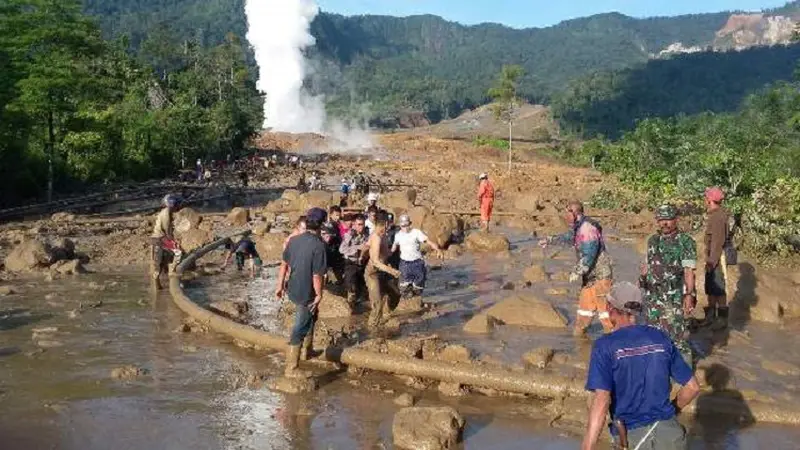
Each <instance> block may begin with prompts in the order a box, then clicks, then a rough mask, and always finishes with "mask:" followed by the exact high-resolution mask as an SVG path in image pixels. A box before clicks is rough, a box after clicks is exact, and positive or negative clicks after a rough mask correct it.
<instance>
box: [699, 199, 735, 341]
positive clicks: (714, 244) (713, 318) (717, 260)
mask: <svg viewBox="0 0 800 450" xmlns="http://www.w3.org/2000/svg"><path fill="white" fill-rule="evenodd" d="M724 199H725V192H724V191H723V190H722V189H720V188H718V187H710V188H708V189H706V192H705V203H706V212H707V213H708V219H707V223H706V233H705V245H706V255H705V256H706V271H705V272H706V273H705V291H706V295H707V296H708V306H707V307H706V308H705V313H706V315H705V319H704V321H703V325H713V327H714V328H718V329H724V328H727V326H728V294H727V290H726V284H727V283H726V280H727V266H728V265H729V264H731V263H733V264H736V261H728V254H730V253H731V251H733V245H732V244H731V241H730V232H729V229H728V221H729V219H730V215H729V214H728V211H727V210H726V209H725V208H723V207H722V201H723V200H724ZM726 247H727V248H726ZM726 250H727V252H726ZM731 259H735V258H731Z"/></svg>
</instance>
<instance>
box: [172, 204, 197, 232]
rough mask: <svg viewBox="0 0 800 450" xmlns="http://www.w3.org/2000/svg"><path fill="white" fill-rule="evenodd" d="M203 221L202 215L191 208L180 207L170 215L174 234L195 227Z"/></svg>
mask: <svg viewBox="0 0 800 450" xmlns="http://www.w3.org/2000/svg"><path fill="white" fill-rule="evenodd" d="M202 221H203V216H201V215H200V213H198V212H197V211H195V210H194V209H192V208H182V209H181V210H180V211H178V212H176V213H175V214H174V215H173V217H172V223H173V226H174V227H175V234H176V235H178V236H180V235H181V234H183V233H186V232H187V231H189V230H194V229H197V228H198V227H199V226H200V223H201V222H202Z"/></svg>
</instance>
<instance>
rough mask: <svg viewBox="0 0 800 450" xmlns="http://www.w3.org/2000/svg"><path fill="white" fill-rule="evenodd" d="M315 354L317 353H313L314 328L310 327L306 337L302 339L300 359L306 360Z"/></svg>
mask: <svg viewBox="0 0 800 450" xmlns="http://www.w3.org/2000/svg"><path fill="white" fill-rule="evenodd" d="M315 356H317V355H316V354H314V328H313V327H312V328H311V331H309V332H308V334H307V335H306V338H305V339H303V346H302V347H301V348H300V360H302V361H308V360H309V359H311V358H313V357H315Z"/></svg>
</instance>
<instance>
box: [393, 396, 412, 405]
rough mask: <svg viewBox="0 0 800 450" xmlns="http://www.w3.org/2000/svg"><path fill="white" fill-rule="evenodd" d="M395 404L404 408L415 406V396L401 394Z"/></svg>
mask: <svg viewBox="0 0 800 450" xmlns="http://www.w3.org/2000/svg"><path fill="white" fill-rule="evenodd" d="M394 404H395V405H397V406H402V407H404V408H407V407H409V406H414V396H413V395H411V394H400V395H399V396H398V397H397V398H395V399H394Z"/></svg>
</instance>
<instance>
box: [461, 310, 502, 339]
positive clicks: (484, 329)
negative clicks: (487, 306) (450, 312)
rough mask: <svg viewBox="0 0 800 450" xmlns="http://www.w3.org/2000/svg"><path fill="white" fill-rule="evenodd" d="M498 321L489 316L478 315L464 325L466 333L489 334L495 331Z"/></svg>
mask: <svg viewBox="0 0 800 450" xmlns="http://www.w3.org/2000/svg"><path fill="white" fill-rule="evenodd" d="M496 324H497V320H496V319H494V318H493V317H491V316H489V315H488V314H478V315H476V316H475V317H473V318H472V319H470V320H469V321H468V322H467V323H466V324H464V331H465V332H466V333H473V334H488V333H491V332H492V330H494V327H495V325H496Z"/></svg>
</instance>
